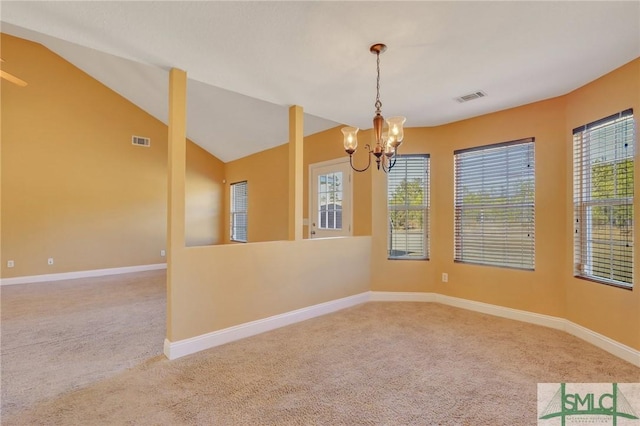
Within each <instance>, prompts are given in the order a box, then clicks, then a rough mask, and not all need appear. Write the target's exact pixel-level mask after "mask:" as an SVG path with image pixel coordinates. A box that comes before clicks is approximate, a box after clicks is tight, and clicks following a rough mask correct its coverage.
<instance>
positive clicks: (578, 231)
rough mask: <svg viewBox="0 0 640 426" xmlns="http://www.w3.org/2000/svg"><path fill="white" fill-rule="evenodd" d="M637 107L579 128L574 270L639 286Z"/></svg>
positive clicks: (575, 137) (618, 283) (576, 135)
mask: <svg viewBox="0 0 640 426" xmlns="http://www.w3.org/2000/svg"><path fill="white" fill-rule="evenodd" d="M634 155H635V126H634V120H633V110H631V109H628V110H626V111H622V112H620V113H618V114H615V115H612V116H610V117H606V118H603V119H601V120H598V121H595V122H593V123H590V124H587V125H584V126H581V127H579V128H577V129H574V130H573V173H574V174H573V202H574V226H575V229H574V275H575V276H578V277H584V278H588V279H591V280H595V281H598V282H602V283H606V284H611V285H616V286H621V287H625V288H631V287H632V286H633V168H634V164H633V163H634Z"/></svg>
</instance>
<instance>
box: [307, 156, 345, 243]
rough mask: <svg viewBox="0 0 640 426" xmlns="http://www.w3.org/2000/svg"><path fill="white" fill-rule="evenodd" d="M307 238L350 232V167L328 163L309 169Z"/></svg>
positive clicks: (336, 235) (341, 234) (312, 166)
mask: <svg viewBox="0 0 640 426" xmlns="http://www.w3.org/2000/svg"><path fill="white" fill-rule="evenodd" d="M309 169H310V171H309V176H310V187H311V188H310V191H309V194H310V196H309V201H310V203H309V204H310V206H309V237H310V238H327V237H347V236H350V235H352V231H351V220H352V213H351V167H350V166H349V163H348V162H344V161H340V162H336V161H331V162H324V163H317V164H312V165H311V166H310V167H309Z"/></svg>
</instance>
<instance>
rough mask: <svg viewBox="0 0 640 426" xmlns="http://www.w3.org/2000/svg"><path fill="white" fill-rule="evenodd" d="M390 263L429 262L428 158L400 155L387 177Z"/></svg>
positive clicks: (425, 156)
mask: <svg viewBox="0 0 640 426" xmlns="http://www.w3.org/2000/svg"><path fill="white" fill-rule="evenodd" d="M387 201H388V211H389V259H428V258H429V237H428V235H429V231H428V229H429V156H428V155H399V156H398V157H396V163H395V165H394V166H393V168H392V169H391V170H390V171H389V174H388V175H387Z"/></svg>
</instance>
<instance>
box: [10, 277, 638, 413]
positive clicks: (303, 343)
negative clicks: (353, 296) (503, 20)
mask: <svg viewBox="0 0 640 426" xmlns="http://www.w3.org/2000/svg"><path fill="white" fill-rule="evenodd" d="M101 291H105V292H107V289H103V290H101ZM142 293H145V292H142ZM65 299H66V298H64V297H61V299H60V302H61V303H62V302H63V300H65ZM143 299H144V297H143ZM127 300H129V299H127ZM4 302H5V301H4V300H3V316H4V309H5V307H4ZM63 304H64V303H63ZM142 305H144V303H142ZM124 311H125V310H123V312H121V315H122V317H120V316H117V315H113V316H111V317H110V320H109V321H108V322H107V323H105V324H102V325H98V324H93V325H90V326H88V327H87V331H86V333H87V335H92V334H94V333H93V331H92V330H94V329H96V328H97V329H99V330H102V331H101V332H98V333H96V334H98V336H96V337H94V339H93V340H97V339H102V340H107V338H106V337H105V333H107V329H111V330H112V331H110V332H109V333H111V332H113V330H114V329H115V328H119V327H124V328H125V329H128V328H129V327H134V326H135V325H136V324H140V323H141V322H145V321H149V319H146V320H143V319H137V318H135V314H134V313H135V312H137V311H139V309H136V306H131V307H129V309H126V311H127V312H126V313H125V312H124ZM162 320H163V321H164V316H163V317H162ZM45 322H46V321H45ZM85 323H89V324H91V323H90V321H86V322H85ZM85 325H86V324H85ZM146 325H148V324H146ZM3 328H4V324H3ZM138 331H139V332H141V336H140V338H143V335H144V334H145V332H144V331H141V329H140V330H138ZM34 333H36V334H34V335H33V339H34V345H37V342H36V340H37V339H36V338H37V336H38V335H39V334H38V333H39V332H37V331H35V330H34ZM40 338H41V339H42V338H44V337H43V336H41V337H40ZM50 340H52V341H53V340H55V337H51V339H50ZM3 345H4V343H3ZM59 345H60V346H67V345H68V343H65V342H64V341H61V342H60V343H59ZM160 347H161V344H160V342H158V350H159V349H160ZM34 348H35V346H34ZM121 349H123V348H119V347H118V345H117V344H115V343H114V344H112V346H111V350H110V353H111V356H114V357H120V356H121V355H120V354H119V353H118V352H119V351H120V350H121ZM20 350H22V349H20V348H16V349H14V351H20ZM80 350H81V352H82V349H80ZM29 352H30V353H29V355H28V356H27V355H26V356H25V359H24V360H21V359H20V357H19V356H18V355H13V358H11V359H9V360H7V359H6V358H5V357H4V356H3V359H2V363H3V372H4V371H5V370H7V369H8V370H13V369H14V367H12V366H11V365H7V366H5V364H7V363H8V364H12V363H18V362H26V363H28V364H29V365H30V367H27V366H25V367H24V370H26V369H27V368H31V369H32V370H36V373H35V375H34V374H32V375H31V379H32V380H33V379H35V381H34V382H31V383H26V382H21V381H16V380H15V379H12V380H8V381H6V382H5V378H4V375H3V397H4V395H5V386H7V385H8V386H9V389H8V390H6V394H7V395H9V396H10V397H11V398H12V400H13V401H14V402H13V403H14V404H17V406H19V407H21V408H20V409H16V410H12V411H13V412H12V413H11V415H7V416H3V419H2V424H6V425H33V424H38V425H122V424H139V425H535V424H536V423H537V409H538V407H537V384H538V383H559V382H571V383H573V382H599V383H600V382H604V383H610V382H619V383H637V382H640V368H637V367H635V366H633V365H632V364H629V363H627V362H625V361H622V360H620V359H618V358H616V357H614V356H613V355H611V354H609V353H607V352H604V351H602V350H600V349H599V348H596V347H595V346H592V345H590V344H588V343H586V342H584V341H582V340H580V339H577V338H575V337H573V336H571V335H569V334H566V333H564V332H561V331H557V330H553V329H549V328H545V327H540V326H535V325H531V324H526V323H522V322H517V321H512V320H507V319H503V318H498V317H492V316H489V315H484V314H479V313H476V312H470V311H466V310H462V309H457V308H453V307H449V306H444V305H439V304H435V303H388V302H371V303H366V304H363V305H359V306H356V307H353V308H350V309H345V310H342V311H339V312H336V313H333V314H330V315H325V316H322V317H318V318H314V319H310V320H307V321H304V322H301V323H298V324H294V325H291V326H288V327H284V328H281V329H278V330H274V331H271V332H268V333H264V334H261V335H258V336H254V337H251V338H248V339H244V340H241V341H237V342H233V343H229V344H227V345H223V346H220V347H217V348H213V349H210V350H207V351H203V352H200V353H197V354H194V355H191V356H187V357H184V358H180V359H178V360H175V361H168V360H167V359H166V358H164V357H163V356H161V355H158V356H153V355H157V354H151V353H149V354H148V356H147V359H146V361H144V362H142V363H140V362H138V361H131V363H130V364H129V365H133V366H132V367H131V368H128V369H126V370H122V369H121V370H119V371H112V372H110V373H109V374H105V373H102V374H103V375H104V376H105V377H104V378H97V377H96V379H95V380H93V381H91V383H88V384H85V385H78V386H76V387H75V388H74V389H70V390H67V391H65V392H62V393H60V394H58V395H55V396H47V397H46V398H44V397H43V398H40V399H38V401H37V402H34V403H33V404H31V403H26V402H25V403H19V402H17V401H19V400H20V399H21V397H22V396H24V393H25V392H29V390H30V389H33V388H37V387H38V386H39V385H40V382H46V381H47V380H50V379H49V377H47V376H48V375H50V374H53V372H52V371H43V372H41V373H38V372H37V371H38V370H40V368H41V362H40V361H41V359H40V358H39V355H35V354H32V353H31V352H32V351H29ZM88 353H89V354H93V352H92V351H89V352H88ZM3 354H4V347H3ZM149 355H151V356H150V357H149ZM33 356H35V357H36V358H32V359H31V360H30V361H29V360H28V357H33ZM42 356H43V357H44V356H45V355H42ZM47 356H48V355H47ZM100 356H102V355H100ZM104 358H108V357H106V356H105V357H104ZM141 358H144V356H142V357H141ZM101 362H102V358H100V360H97V359H91V356H87V357H86V358H85V359H84V360H81V359H78V360H77V367H76V368H75V369H77V370H85V373H84V374H94V373H89V372H90V371H91V369H92V368H94V367H96V366H99V365H100V364H101ZM123 364H124V361H123V362H122V363H120V365H123ZM134 364H137V365H134ZM123 366H124V365H123ZM55 374H62V373H55ZM65 374H72V372H70V371H67V372H66V373H65ZM76 374H80V372H79V371H78V372H77V373H76ZM4 404H5V403H4V401H3V406H4Z"/></svg>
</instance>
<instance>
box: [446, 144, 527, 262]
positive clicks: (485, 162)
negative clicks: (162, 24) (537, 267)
mask: <svg viewBox="0 0 640 426" xmlns="http://www.w3.org/2000/svg"><path fill="white" fill-rule="evenodd" d="M533 141H534V139H533V138H528V139H523V140H519V141H513V142H506V143H501V144H495V145H488V146H482V147H477V148H471V149H464V150H459V151H455V152H454V167H455V196H454V198H455V200H454V208H455V219H454V222H455V254H454V258H455V260H456V261H458V262H468V263H477V264H482V265H493V266H503V267H510V268H518V269H529V270H533V269H534V257H535V247H534V228H535V224H534V222H535V221H534V218H535V216H534V215H535V212H534V195H535V180H534V179H535V174H534V144H533Z"/></svg>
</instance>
